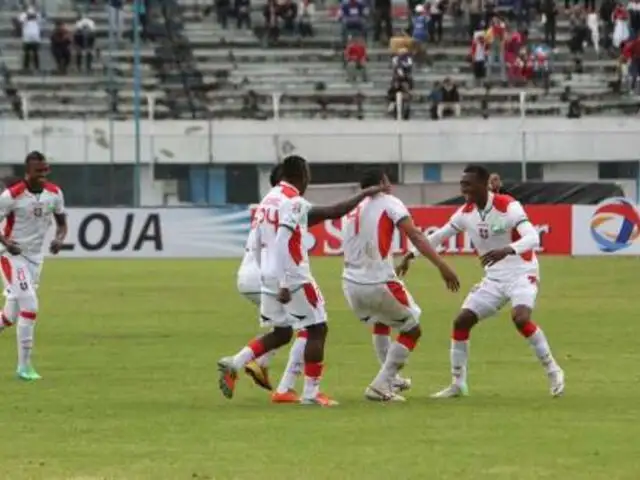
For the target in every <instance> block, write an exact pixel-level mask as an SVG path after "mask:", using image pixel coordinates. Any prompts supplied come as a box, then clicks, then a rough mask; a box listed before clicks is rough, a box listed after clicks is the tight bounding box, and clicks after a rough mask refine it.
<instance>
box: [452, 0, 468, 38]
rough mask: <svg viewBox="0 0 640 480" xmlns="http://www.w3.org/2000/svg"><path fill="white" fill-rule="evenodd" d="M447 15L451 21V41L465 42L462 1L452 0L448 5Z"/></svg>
mask: <svg viewBox="0 0 640 480" xmlns="http://www.w3.org/2000/svg"><path fill="white" fill-rule="evenodd" d="M449 13H450V14H451V20H452V21H453V39H454V40H466V38H467V34H466V28H465V25H464V10H463V8H462V0H452V2H451V4H450V5H449Z"/></svg>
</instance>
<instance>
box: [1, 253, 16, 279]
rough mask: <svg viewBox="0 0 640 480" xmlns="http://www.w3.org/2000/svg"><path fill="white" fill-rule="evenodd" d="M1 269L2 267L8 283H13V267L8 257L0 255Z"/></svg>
mask: <svg viewBox="0 0 640 480" xmlns="http://www.w3.org/2000/svg"><path fill="white" fill-rule="evenodd" d="M0 269H2V275H3V276H4V279H5V280H6V281H7V283H11V282H12V281H13V280H12V279H13V269H12V268H11V262H10V261H9V259H8V258H7V257H0Z"/></svg>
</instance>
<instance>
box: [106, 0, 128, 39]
mask: <svg viewBox="0 0 640 480" xmlns="http://www.w3.org/2000/svg"><path fill="white" fill-rule="evenodd" d="M123 3H124V2H123V0H108V2H107V15H108V16H109V29H110V30H111V31H112V32H113V33H114V35H115V37H116V39H120V38H122V35H123V29H124V13H123V11H122V7H123V6H124V5H123Z"/></svg>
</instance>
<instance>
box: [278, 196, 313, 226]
mask: <svg viewBox="0 0 640 480" xmlns="http://www.w3.org/2000/svg"><path fill="white" fill-rule="evenodd" d="M309 210H311V204H310V203H309V202H308V201H307V200H305V199H304V198H302V197H294V198H290V199H286V200H285V201H283V202H282V204H281V205H280V211H279V212H278V213H279V217H280V218H279V220H278V226H280V227H287V228H288V229H290V230H295V229H296V228H297V227H298V226H305V227H306V225H307V215H308V213H309Z"/></svg>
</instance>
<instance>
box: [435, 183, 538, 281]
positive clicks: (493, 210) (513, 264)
mask: <svg viewBox="0 0 640 480" xmlns="http://www.w3.org/2000/svg"><path fill="white" fill-rule="evenodd" d="M458 232H467V233H468V235H469V237H470V239H471V242H472V243H473V246H474V248H475V249H476V251H477V253H478V255H484V254H485V253H487V252H489V251H491V250H496V249H500V248H505V247H507V246H511V247H513V248H514V250H516V255H509V256H507V257H505V258H504V259H503V260H500V261H499V262H497V263H495V264H493V265H491V266H488V267H485V273H486V276H487V278H493V279H497V280H501V279H508V278H512V277H514V276H518V275H534V276H535V277H536V278H538V276H539V275H538V274H539V271H538V260H537V258H536V254H535V252H534V249H535V248H536V247H537V246H538V245H539V241H540V238H539V236H538V233H537V231H536V230H535V228H534V227H533V225H531V223H530V222H529V218H528V217H527V214H526V212H525V211H524V208H522V205H521V204H520V202H517V201H516V200H514V199H513V198H512V197H510V196H509V195H499V194H493V193H490V194H489V200H488V202H487V205H486V206H485V208H484V210H482V211H479V210H478V208H477V206H476V205H475V204H472V203H467V204H465V205H463V206H462V207H460V208H459V209H458V210H457V211H456V212H455V213H454V214H453V216H452V217H451V218H450V219H449V223H447V225H445V226H444V227H443V228H441V229H440V230H438V231H436V232H434V233H433V234H432V235H430V236H429V237H428V240H429V241H430V242H431V244H432V245H434V246H436V245H439V244H440V243H441V242H442V241H444V240H445V239H446V238H448V237H450V236H452V235H455V234H456V233H458ZM523 233H524V234H526V237H527V238H526V242H524V243H522V242H519V240H520V239H521V237H523V236H524V235H522V234H523ZM517 242H519V243H517Z"/></svg>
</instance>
